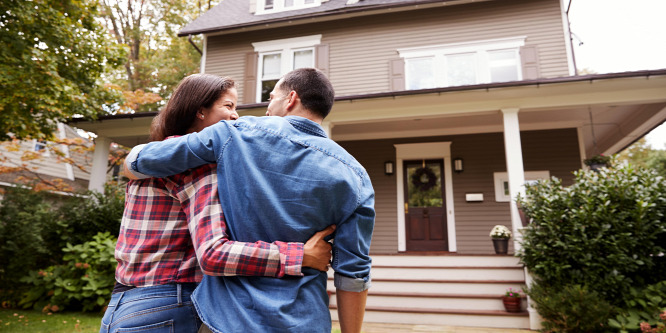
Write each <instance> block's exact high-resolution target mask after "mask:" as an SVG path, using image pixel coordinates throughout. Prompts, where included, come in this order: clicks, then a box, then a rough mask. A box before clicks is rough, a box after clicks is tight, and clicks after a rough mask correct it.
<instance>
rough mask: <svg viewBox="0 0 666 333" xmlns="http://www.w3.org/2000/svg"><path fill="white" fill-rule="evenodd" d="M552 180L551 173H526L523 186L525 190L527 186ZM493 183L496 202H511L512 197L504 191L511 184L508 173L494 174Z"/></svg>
mask: <svg viewBox="0 0 666 333" xmlns="http://www.w3.org/2000/svg"><path fill="white" fill-rule="evenodd" d="M549 178H550V171H548V170H541V171H525V181H524V182H523V184H522V185H521V186H522V187H523V188H524V186H525V184H528V183H531V182H534V181H537V180H543V179H549ZM493 181H494V184H495V201H496V202H510V201H511V196H510V194H507V193H506V192H505V191H504V187H505V186H506V185H508V183H509V175H508V174H507V173H506V172H493Z"/></svg>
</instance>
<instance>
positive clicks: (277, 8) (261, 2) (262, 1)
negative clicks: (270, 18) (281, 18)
mask: <svg viewBox="0 0 666 333" xmlns="http://www.w3.org/2000/svg"><path fill="white" fill-rule="evenodd" d="M293 1H294V5H293V6H291V7H285V6H284V3H285V0H273V8H271V9H266V0H257V11H256V13H255V14H256V15H263V14H272V13H279V12H285V11H289V10H297V9H303V8H310V7H318V6H321V0H314V1H313V3H305V0H293Z"/></svg>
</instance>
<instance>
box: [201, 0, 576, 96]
mask: <svg viewBox="0 0 666 333" xmlns="http://www.w3.org/2000/svg"><path fill="white" fill-rule="evenodd" d="M313 34H322V43H324V44H328V45H329V47H330V74H329V77H330V79H331V81H332V82H333V85H334V87H335V89H336V95H337V96H346V95H357V94H366V93H376V92H386V91H389V90H390V89H391V88H390V85H389V75H390V72H389V63H390V60H392V59H397V58H398V52H397V49H399V48H408V47H417V46H428V45H439V44H449V43H458V42H470V41H479V40H487V39H495V38H506V37H516V36H527V39H526V45H527V46H537V51H538V61H539V66H540V68H539V72H540V74H541V76H542V77H558V76H566V75H568V66H567V57H566V47H565V38H564V36H563V27H562V18H561V14H560V5H559V1H557V0H529V1H528V0H521V1H495V2H482V3H475V4H467V5H459V6H442V7H440V8H430V9H426V10H417V11H411V12H401V13H391V14H383V15H377V16H373V17H368V18H352V19H345V20H338V21H331V22H325V23H321V24H317V25H315V24H311V25H299V26H295V27H292V28H274V29H268V30H264V31H258V32H248V33H239V34H234V35H229V36H211V37H209V39H208V53H207V58H206V72H208V73H212V74H218V75H226V76H232V77H233V78H235V79H236V80H237V81H240V80H241V78H242V77H243V73H244V70H243V67H244V63H243V61H244V55H245V54H246V53H247V52H252V51H253V49H252V46H251V43H252V42H259V41H268V40H273V39H280V38H290V37H299V36H306V35H313ZM242 95H243V89H242V87H239V100H243V99H242Z"/></svg>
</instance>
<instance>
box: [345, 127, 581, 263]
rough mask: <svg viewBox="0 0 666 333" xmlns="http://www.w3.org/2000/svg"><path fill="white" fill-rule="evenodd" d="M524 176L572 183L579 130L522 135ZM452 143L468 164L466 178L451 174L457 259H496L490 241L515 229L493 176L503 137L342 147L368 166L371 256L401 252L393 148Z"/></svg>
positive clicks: (501, 162) (502, 165) (502, 166)
mask: <svg viewBox="0 0 666 333" xmlns="http://www.w3.org/2000/svg"><path fill="white" fill-rule="evenodd" d="M521 139H522V145H523V150H524V151H523V158H524V166H525V170H526V171H537V170H549V171H550V174H551V175H552V176H555V177H558V178H560V179H562V180H563V183H564V184H565V185H569V184H571V183H572V180H573V175H572V172H573V171H574V170H577V169H579V168H580V158H579V156H578V154H577V151H578V144H577V136H576V130H575V129H566V130H549V131H530V132H522V133H521ZM433 141H451V142H452V144H451V154H452V156H453V157H461V158H463V160H464V166H465V167H464V168H465V170H464V172H462V173H454V174H453V196H454V198H453V200H454V205H455V218H456V237H457V246H458V253H461V254H477V253H478V254H488V253H493V248H492V242H491V241H490V238H489V237H488V234H489V233H490V229H492V227H493V226H494V225H496V224H504V225H507V226H509V225H510V224H511V221H510V216H509V204H508V203H507V202H495V189H494V183H493V182H494V180H493V172H505V171H506V162H505V159H504V140H503V135H502V133H490V134H476V135H458V136H449V137H431V138H410V139H391V140H369V141H354V142H341V145H342V146H343V147H344V148H345V149H347V150H348V151H349V152H350V153H351V154H352V155H354V156H355V157H356V158H357V159H358V160H359V162H361V164H363V165H364V166H365V168H366V169H367V170H368V173H369V174H370V177H371V179H372V183H373V186H374V188H375V192H376V199H377V200H376V202H377V204H376V207H375V208H376V211H377V219H376V222H375V233H374V235H373V240H372V247H371V252H372V253H395V252H397V249H398V246H397V242H398V236H397V215H396V214H397V203H396V198H397V193H396V190H397V188H396V176H395V175H393V176H386V175H384V173H383V168H384V162H385V161H387V160H392V161H395V149H394V147H393V145H394V144H399V143H414V142H433ZM466 193H483V196H484V201H483V202H474V203H468V202H466V201H465V194H466Z"/></svg>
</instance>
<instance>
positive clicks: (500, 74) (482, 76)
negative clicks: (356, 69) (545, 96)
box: [398, 37, 525, 89]
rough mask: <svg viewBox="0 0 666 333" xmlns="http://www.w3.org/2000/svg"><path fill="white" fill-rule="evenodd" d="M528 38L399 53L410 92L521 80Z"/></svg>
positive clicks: (440, 46)
mask: <svg viewBox="0 0 666 333" xmlns="http://www.w3.org/2000/svg"><path fill="white" fill-rule="evenodd" d="M524 44H525V37H515V38H506V39H496V40H489V41H479V42H473V43H457V44H446V45H436V46H427V47H417V48H409V49H400V50H398V52H399V53H400V56H401V57H402V58H404V59H405V83H406V88H407V89H428V88H437V87H450V86H461V85H471V84H480V83H490V82H506V81H516V80H521V79H522V70H521V62H520V53H519V50H520V47H521V46H524Z"/></svg>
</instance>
